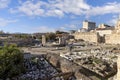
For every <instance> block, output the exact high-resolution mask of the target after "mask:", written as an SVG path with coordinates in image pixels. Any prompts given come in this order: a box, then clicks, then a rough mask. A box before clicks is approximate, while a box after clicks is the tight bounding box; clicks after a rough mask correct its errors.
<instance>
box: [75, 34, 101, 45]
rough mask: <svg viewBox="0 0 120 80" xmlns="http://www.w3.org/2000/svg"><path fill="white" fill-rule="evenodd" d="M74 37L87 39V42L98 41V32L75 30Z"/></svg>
mask: <svg viewBox="0 0 120 80" xmlns="http://www.w3.org/2000/svg"><path fill="white" fill-rule="evenodd" d="M74 37H75V39H77V40H79V39H83V40H84V41H89V42H95V43H98V42H99V37H100V36H99V34H97V33H94V32H76V33H75V34H74Z"/></svg>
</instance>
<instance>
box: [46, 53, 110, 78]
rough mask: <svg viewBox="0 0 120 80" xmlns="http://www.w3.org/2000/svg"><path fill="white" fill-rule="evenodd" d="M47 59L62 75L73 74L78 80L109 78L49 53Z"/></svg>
mask: <svg viewBox="0 0 120 80" xmlns="http://www.w3.org/2000/svg"><path fill="white" fill-rule="evenodd" d="M46 59H47V61H49V62H50V63H51V64H52V65H53V66H54V67H56V68H57V69H59V70H60V71H61V72H62V73H68V72H72V73H73V76H75V78H76V80H108V78H105V77H103V76H100V75H98V74H97V73H95V72H93V71H90V70H89V69H86V68H84V67H82V66H80V65H78V64H75V63H74V62H72V61H69V60H67V59H65V58H63V57H60V56H59V55H57V54H52V53H48V54H47V55H46Z"/></svg>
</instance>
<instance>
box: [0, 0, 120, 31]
mask: <svg viewBox="0 0 120 80" xmlns="http://www.w3.org/2000/svg"><path fill="white" fill-rule="evenodd" d="M119 14H120V0H0V30H3V31H5V32H11V33H15V32H23V33H34V32H54V31H56V30H64V31H68V30H71V29H72V30H73V29H74V30H77V29H79V28H81V27H82V21H84V20H89V21H93V22H96V24H97V25H98V24H101V23H105V24H109V25H115V23H116V20H117V19H118V15H119Z"/></svg>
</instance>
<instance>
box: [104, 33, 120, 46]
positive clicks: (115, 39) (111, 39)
mask: <svg viewBox="0 0 120 80" xmlns="http://www.w3.org/2000/svg"><path fill="white" fill-rule="evenodd" d="M105 43H106V44H120V34H119V33H116V34H110V35H105Z"/></svg>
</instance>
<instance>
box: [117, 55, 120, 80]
mask: <svg viewBox="0 0 120 80" xmlns="http://www.w3.org/2000/svg"><path fill="white" fill-rule="evenodd" d="M117 67H118V68H117V69H118V72H117V79H116V80H120V56H118V60H117Z"/></svg>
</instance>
